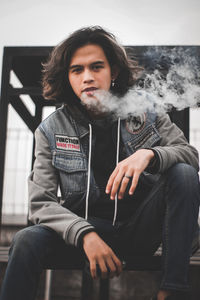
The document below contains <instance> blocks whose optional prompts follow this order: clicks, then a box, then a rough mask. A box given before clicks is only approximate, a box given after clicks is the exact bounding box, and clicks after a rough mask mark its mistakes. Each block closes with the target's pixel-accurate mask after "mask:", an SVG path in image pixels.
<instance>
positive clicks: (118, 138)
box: [113, 118, 120, 226]
mask: <svg viewBox="0 0 200 300" xmlns="http://www.w3.org/2000/svg"><path fill="white" fill-rule="evenodd" d="M119 143H120V118H118V124H117V152H116V166H117V165H118V163H119ZM117 198H118V194H117V193H116V195H115V210H114V217H113V226H114V225H115V221H116V217H117Z"/></svg>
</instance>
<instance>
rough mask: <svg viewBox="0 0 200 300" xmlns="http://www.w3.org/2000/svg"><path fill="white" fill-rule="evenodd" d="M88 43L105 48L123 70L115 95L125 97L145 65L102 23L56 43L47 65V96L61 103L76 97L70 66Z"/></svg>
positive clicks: (111, 59) (115, 64)
mask: <svg viewBox="0 0 200 300" xmlns="http://www.w3.org/2000/svg"><path fill="white" fill-rule="evenodd" d="M87 44H96V45H99V46H100V47H102V49H103V50H104V53H105V55H106V58H107V60H108V62H109V64H110V67H111V70H113V67H117V70H118V71H119V73H118V76H117V78H116V79H115V85H114V87H111V90H112V92H113V93H114V94H115V95H118V96H123V95H124V94H125V93H126V92H127V91H128V89H129V88H130V87H131V86H133V85H134V83H135V79H136V77H137V73H138V71H139V70H141V68H139V67H138V65H137V63H136V62H135V61H134V60H132V59H130V58H129V57H128V56H127V54H126V51H125V48H124V47H122V46H121V45H120V44H119V43H118V42H117V40H116V38H115V36H114V35H113V34H112V33H110V32H108V31H106V30H105V29H103V28H102V27H100V26H92V27H86V28H81V29H79V30H77V31H75V32H74V33H72V34H71V35H70V36H69V37H68V38H67V39H65V40H64V41H63V42H61V43H60V44H59V45H58V46H56V47H55V48H54V49H53V50H52V52H51V54H50V56H49V59H48V61H47V62H46V63H44V64H43V77H42V85H43V96H44V98H45V99H51V100H52V99H54V100H56V101H58V102H64V103H69V102H71V99H72V98H73V97H74V96H75V94H74V92H73V90H72V88H71V85H70V83H69V80H68V69H69V65H70V61H71V58H72V56H73V54H74V52H75V51H76V50H77V49H78V48H80V47H82V46H84V45H87Z"/></svg>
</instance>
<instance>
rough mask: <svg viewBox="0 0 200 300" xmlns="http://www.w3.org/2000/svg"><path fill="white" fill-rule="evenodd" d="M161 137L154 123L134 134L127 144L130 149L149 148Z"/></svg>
mask: <svg viewBox="0 0 200 300" xmlns="http://www.w3.org/2000/svg"><path fill="white" fill-rule="evenodd" d="M160 139H161V137H160V134H159V133H158V131H157V129H156V128H155V126H154V125H149V126H148V127H146V128H145V129H144V130H143V131H142V132H141V133H139V134H134V136H133V139H132V140H129V142H128V146H129V147H130V148H131V150H132V151H136V150H138V149H139V148H150V147H153V146H155V145H157V144H158V143H159V141H160Z"/></svg>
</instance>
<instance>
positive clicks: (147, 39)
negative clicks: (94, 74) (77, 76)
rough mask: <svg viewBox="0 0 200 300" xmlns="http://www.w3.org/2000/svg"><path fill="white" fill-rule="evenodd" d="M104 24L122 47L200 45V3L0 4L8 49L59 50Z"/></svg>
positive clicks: (71, 0) (94, 0) (1, 35)
mask: <svg viewBox="0 0 200 300" xmlns="http://www.w3.org/2000/svg"><path fill="white" fill-rule="evenodd" d="M88 25H101V26H103V27H105V28H106V29H108V30H110V31H111V32H113V33H114V34H115V35H116V36H117V37H118V39H119V41H120V42H121V43H122V44H124V45H200V0H137V1H135V0H84V1H81V0H34V1H30V0H0V69H1V62H2V55H3V47H4V46H48V45H56V44H57V43H59V42H60V41H61V40H63V39H64V38H65V37H66V36H67V35H68V34H69V33H71V32H73V31H74V30H76V29H78V28H80V27H83V26H88Z"/></svg>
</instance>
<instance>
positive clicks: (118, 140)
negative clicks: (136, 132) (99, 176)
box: [85, 118, 120, 226]
mask: <svg viewBox="0 0 200 300" xmlns="http://www.w3.org/2000/svg"><path fill="white" fill-rule="evenodd" d="M119 144H120V118H118V125H117V152H116V166H117V164H118V163H119ZM91 156H92V125H91V124H89V155H88V180H87V193H86V200H85V219H86V220H87V219H88V201H89V193H90V177H91ZM117 198H118V195H117V194H116V195H115V209H114V217H113V226H114V225H115V221H116V217H117Z"/></svg>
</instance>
